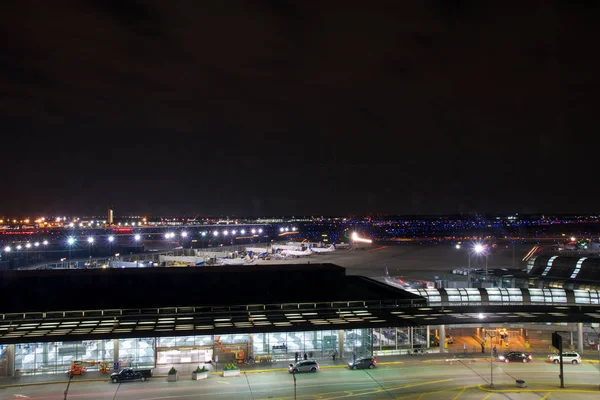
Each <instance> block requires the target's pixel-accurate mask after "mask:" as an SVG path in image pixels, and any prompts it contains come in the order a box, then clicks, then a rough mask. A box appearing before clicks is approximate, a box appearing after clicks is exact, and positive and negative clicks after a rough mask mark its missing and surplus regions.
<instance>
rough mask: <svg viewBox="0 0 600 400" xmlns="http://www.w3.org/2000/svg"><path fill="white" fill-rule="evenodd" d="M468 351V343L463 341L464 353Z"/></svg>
mask: <svg viewBox="0 0 600 400" xmlns="http://www.w3.org/2000/svg"><path fill="white" fill-rule="evenodd" d="M466 352H467V344H466V343H463V353H466Z"/></svg>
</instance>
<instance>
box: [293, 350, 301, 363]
mask: <svg viewBox="0 0 600 400" xmlns="http://www.w3.org/2000/svg"><path fill="white" fill-rule="evenodd" d="M298 358H300V353H298V352H296V354H294V362H295V363H297V362H298Z"/></svg>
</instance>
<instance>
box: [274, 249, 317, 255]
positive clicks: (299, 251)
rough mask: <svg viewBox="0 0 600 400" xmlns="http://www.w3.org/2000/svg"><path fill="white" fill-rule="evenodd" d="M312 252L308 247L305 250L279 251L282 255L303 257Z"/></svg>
mask: <svg viewBox="0 0 600 400" xmlns="http://www.w3.org/2000/svg"><path fill="white" fill-rule="evenodd" d="M311 254H312V251H311V250H310V249H306V250H283V251H282V252H281V255H282V256H286V257H289V256H294V257H304V256H310V255H311Z"/></svg>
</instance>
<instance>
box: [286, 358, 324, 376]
mask: <svg viewBox="0 0 600 400" xmlns="http://www.w3.org/2000/svg"><path fill="white" fill-rule="evenodd" d="M318 370H319V363H317V362H316V361H315V360H304V361H299V362H297V363H296V364H290V367H289V368H288V371H289V373H290V374H293V373H296V372H317V371H318Z"/></svg>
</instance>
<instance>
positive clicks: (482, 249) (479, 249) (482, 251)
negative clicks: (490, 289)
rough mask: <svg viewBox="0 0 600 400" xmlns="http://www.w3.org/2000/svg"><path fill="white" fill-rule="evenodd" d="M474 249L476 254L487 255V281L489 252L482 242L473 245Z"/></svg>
mask: <svg viewBox="0 0 600 400" xmlns="http://www.w3.org/2000/svg"><path fill="white" fill-rule="evenodd" d="M473 250H474V251H475V254H483V255H485V281H486V282H487V280H488V255H487V252H486V251H485V247H483V245H482V244H481V243H477V244H476V245H475V246H474V247H473Z"/></svg>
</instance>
